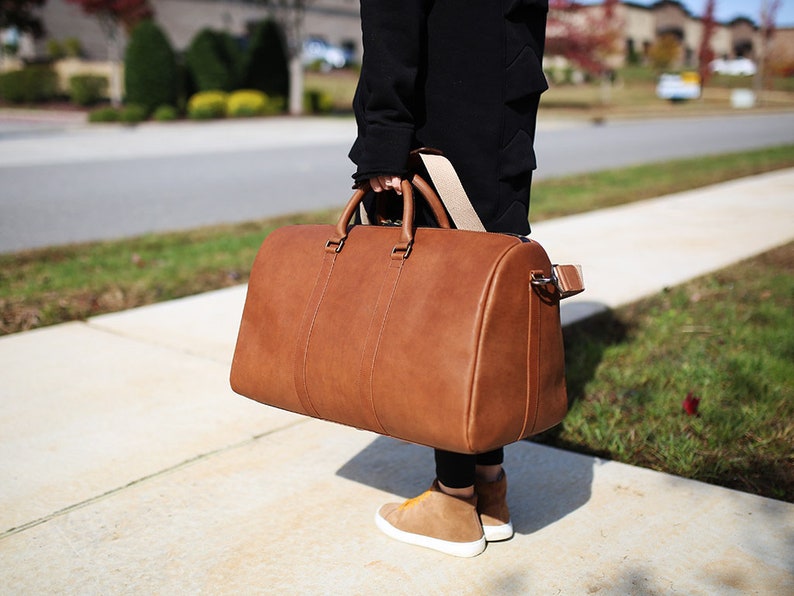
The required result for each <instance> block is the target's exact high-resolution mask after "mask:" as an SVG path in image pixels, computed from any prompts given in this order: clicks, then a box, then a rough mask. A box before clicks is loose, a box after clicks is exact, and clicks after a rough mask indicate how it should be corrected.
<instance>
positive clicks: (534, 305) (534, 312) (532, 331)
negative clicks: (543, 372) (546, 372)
mask: <svg viewBox="0 0 794 596" xmlns="http://www.w3.org/2000/svg"><path fill="white" fill-rule="evenodd" d="M531 277H532V272H530V279H531ZM527 281H529V280H527ZM527 285H528V287H529V292H528V295H527V299H528V301H529V303H528V307H529V313H528V318H529V326H528V329H527V397H526V406H525V408H524V425H523V427H522V429H521V434H520V435H519V436H518V438H517V439H516V440H521V439H523V438H524V436H526V433H528V432H532V431H533V430H534V429H535V426H536V425H537V423H538V413H539V412H540V400H539V397H540V395H539V392H540V354H539V351H540V320H541V317H540V296H537V295H536V292H537V289H536V288H535V286H533V285H532V284H529V283H528V284H527ZM533 348H534V349H533ZM533 355H534V358H533ZM530 358H532V362H531V366H530V360H529V359H530ZM533 377H534V380H535V382H534V392H533V397H534V402H535V413H534V415H533V417H532V426H531V427H530V426H528V423H529V406H530V403H531V402H532V401H533V400H532V399H530V388H532V387H533V383H532V379H533Z"/></svg>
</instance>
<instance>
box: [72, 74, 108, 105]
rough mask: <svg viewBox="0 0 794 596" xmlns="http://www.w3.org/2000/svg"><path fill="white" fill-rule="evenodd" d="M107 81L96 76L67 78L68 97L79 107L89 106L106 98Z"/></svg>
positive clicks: (102, 77)
mask: <svg viewBox="0 0 794 596" xmlns="http://www.w3.org/2000/svg"><path fill="white" fill-rule="evenodd" d="M107 92H108V79H107V77H104V76H98V75H74V76H73V77H69V97H70V99H71V100H72V103H76V104H77V105H79V106H91V105H94V104H95V103H98V102H99V101H100V100H101V99H103V98H105V97H107Z"/></svg>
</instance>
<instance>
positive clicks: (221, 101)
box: [187, 91, 228, 120]
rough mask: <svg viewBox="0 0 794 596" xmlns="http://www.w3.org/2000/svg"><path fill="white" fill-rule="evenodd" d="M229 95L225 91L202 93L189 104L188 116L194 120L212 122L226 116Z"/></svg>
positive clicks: (193, 97)
mask: <svg viewBox="0 0 794 596" xmlns="http://www.w3.org/2000/svg"><path fill="white" fill-rule="evenodd" d="M227 100H228V95H227V94H226V93H225V92H223V91H200V92H199V93H196V94H195V95H193V96H192V97H191V98H190V99H189V100H188V102H187V115H188V117H189V118H192V119H193V120H210V119H212V118H223V117H224V116H225V115H226V102H227Z"/></svg>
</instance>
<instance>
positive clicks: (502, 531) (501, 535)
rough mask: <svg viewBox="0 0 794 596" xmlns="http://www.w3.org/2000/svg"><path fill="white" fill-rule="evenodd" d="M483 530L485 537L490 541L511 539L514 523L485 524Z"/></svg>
mask: <svg viewBox="0 0 794 596" xmlns="http://www.w3.org/2000/svg"><path fill="white" fill-rule="evenodd" d="M482 531H483V532H484V533H485V539H486V540H487V541H488V542H501V541H502V540H510V539H511V538H512V537H513V524H512V523H511V522H507V523H506V524H502V525H501V526H483V527H482Z"/></svg>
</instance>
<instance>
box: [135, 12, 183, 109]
mask: <svg viewBox="0 0 794 596" xmlns="http://www.w3.org/2000/svg"><path fill="white" fill-rule="evenodd" d="M177 81H178V74H177V64H176V56H175V55H174V50H173V48H172V47H171V43H170V42H169V41H168V38H167V37H166V36H165V33H163V31H162V29H160V27H159V26H157V25H156V24H155V23H154V22H153V21H151V20H146V21H142V22H140V23H139V24H138V25H137V26H136V27H135V29H133V31H132V35H131V36H130V41H129V43H128V44H127V50H126V53H125V55H124V85H125V87H126V98H125V99H126V102H127V103H130V104H135V105H139V106H143V107H144V108H145V109H146V113H147V114H149V113H151V112H153V111H154V109H155V108H157V106H160V105H163V104H171V105H174V104H176V101H177Z"/></svg>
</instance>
